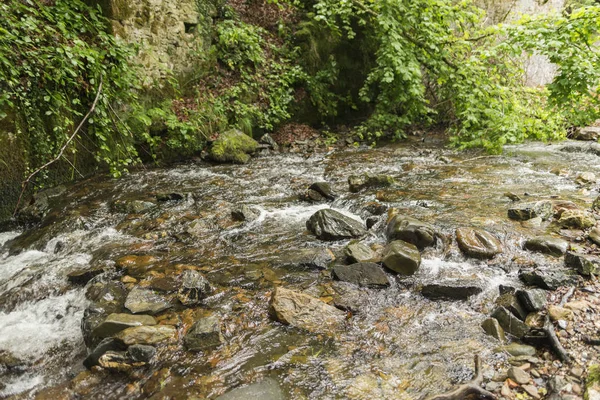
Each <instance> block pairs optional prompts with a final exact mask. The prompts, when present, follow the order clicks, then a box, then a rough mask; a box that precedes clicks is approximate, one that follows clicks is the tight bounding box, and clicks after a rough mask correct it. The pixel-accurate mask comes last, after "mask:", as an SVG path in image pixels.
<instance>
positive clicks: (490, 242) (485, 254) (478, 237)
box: [456, 228, 502, 258]
mask: <svg viewBox="0 0 600 400" xmlns="http://www.w3.org/2000/svg"><path fill="white" fill-rule="evenodd" d="M456 241H457V243H458V247H459V248H460V249H461V251H462V252H463V253H465V254H466V255H468V256H470V257H475V258H492V257H494V256H495V255H496V254H500V253H502V244H501V243H500V241H499V240H498V238H496V236H494V235H492V234H491V233H489V232H487V231H484V230H482V229H477V228H458V229H457V230H456Z"/></svg>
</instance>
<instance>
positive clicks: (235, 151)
mask: <svg viewBox="0 0 600 400" xmlns="http://www.w3.org/2000/svg"><path fill="white" fill-rule="evenodd" d="M257 148H258V142H257V141H256V140H254V139H252V138H251V137H250V136H248V135H245V134H244V133H243V132H242V131H239V130H237V129H232V130H229V131H227V132H224V133H222V134H220V135H219V137H218V138H217V140H215V141H214V142H213V143H212V146H211V147H210V149H209V151H208V155H209V158H210V159H211V160H213V161H217V162H222V163H236V164H245V163H247V162H248V161H249V160H250V154H253V153H254V152H255V151H256V149H257Z"/></svg>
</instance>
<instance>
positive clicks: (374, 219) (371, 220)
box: [365, 216, 380, 229]
mask: <svg viewBox="0 0 600 400" xmlns="http://www.w3.org/2000/svg"><path fill="white" fill-rule="evenodd" d="M379 219H380V217H377V216H371V217H367V219H366V220H365V222H366V223H367V229H371V228H373V227H374V226H375V225H377V223H378V222H379Z"/></svg>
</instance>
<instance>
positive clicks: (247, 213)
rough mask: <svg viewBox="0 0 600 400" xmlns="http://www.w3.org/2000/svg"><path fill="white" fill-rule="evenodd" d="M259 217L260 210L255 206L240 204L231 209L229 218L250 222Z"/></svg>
mask: <svg viewBox="0 0 600 400" xmlns="http://www.w3.org/2000/svg"><path fill="white" fill-rule="evenodd" d="M258 217H260V210H259V209H258V208H256V207H250V206H247V205H245V204H244V205H241V206H239V207H236V208H234V209H233V210H232V211H231V218H233V219H234V220H235V221H245V222H252V221H255V220H257V219H258Z"/></svg>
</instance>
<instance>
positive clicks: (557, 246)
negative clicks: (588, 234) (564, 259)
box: [524, 235, 569, 257]
mask: <svg viewBox="0 0 600 400" xmlns="http://www.w3.org/2000/svg"><path fill="white" fill-rule="evenodd" d="M524 247H525V249H526V250H530V251H536V252H540V253H544V254H549V255H552V256H555V257H560V256H562V255H563V254H565V253H566V251H567V248H568V247H569V242H567V241H566V240H563V239H560V238H555V237H554V236H547V235H545V236H536V237H533V238H530V239H527V241H526V242H525V245H524Z"/></svg>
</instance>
